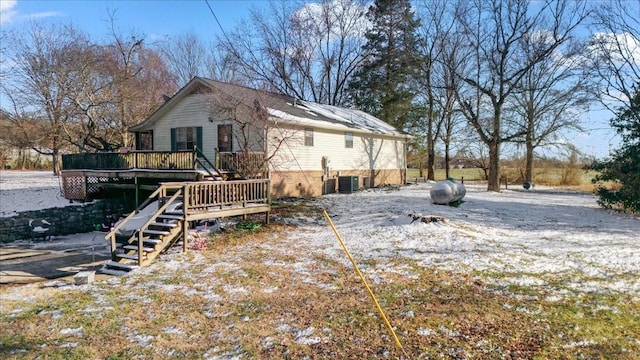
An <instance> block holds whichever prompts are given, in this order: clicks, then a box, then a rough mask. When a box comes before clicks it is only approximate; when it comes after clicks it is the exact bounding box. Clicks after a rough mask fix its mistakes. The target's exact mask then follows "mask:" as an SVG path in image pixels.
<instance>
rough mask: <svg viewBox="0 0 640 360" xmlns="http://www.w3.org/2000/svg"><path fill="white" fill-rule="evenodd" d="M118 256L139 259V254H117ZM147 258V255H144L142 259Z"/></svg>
mask: <svg viewBox="0 0 640 360" xmlns="http://www.w3.org/2000/svg"><path fill="white" fill-rule="evenodd" d="M116 256H117V257H119V258H122V259H129V260H138V254H117V255H116ZM146 258H147V256H146V255H142V260H145V259H146Z"/></svg>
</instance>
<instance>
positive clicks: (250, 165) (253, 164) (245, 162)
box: [216, 151, 267, 177]
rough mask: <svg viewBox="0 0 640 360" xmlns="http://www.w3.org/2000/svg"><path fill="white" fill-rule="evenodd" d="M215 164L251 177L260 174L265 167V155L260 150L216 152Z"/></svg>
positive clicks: (220, 167)
mask: <svg viewBox="0 0 640 360" xmlns="http://www.w3.org/2000/svg"><path fill="white" fill-rule="evenodd" d="M216 165H217V167H218V168H219V169H225V170H231V171H234V172H237V173H239V174H242V176H243V177H245V176H248V177H252V176H251V175H253V174H262V173H263V172H264V169H265V168H266V165H267V164H266V163H265V156H264V153H262V152H242V151H241V152H218V153H217V156H216Z"/></svg>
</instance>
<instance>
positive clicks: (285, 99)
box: [130, 77, 408, 137]
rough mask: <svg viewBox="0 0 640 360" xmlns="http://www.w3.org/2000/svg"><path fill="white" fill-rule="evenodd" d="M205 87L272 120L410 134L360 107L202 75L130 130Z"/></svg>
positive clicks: (145, 124) (140, 127)
mask: <svg viewBox="0 0 640 360" xmlns="http://www.w3.org/2000/svg"><path fill="white" fill-rule="evenodd" d="M203 88H204V89H205V90H207V91H211V92H217V93H219V94H221V95H224V97H223V96H220V97H221V98H224V99H227V101H230V102H238V103H242V104H243V105H244V107H245V111H250V109H255V104H259V105H260V106H261V107H262V108H263V109H265V110H266V111H267V114H268V115H269V119H270V120H272V121H274V122H276V123H288V124H292V125H298V126H305V127H314V128H325V129H334V130H342V131H355V132H364V133H375V134H382V135H389V136H400V137H407V136H408V135H407V134H405V133H403V132H401V131H398V130H396V129H395V128H394V127H393V126H391V125H389V124H387V123H385V122H384V121H382V120H380V119H378V118H376V117H374V116H372V115H369V114H367V113H365V112H363V111H360V110H355V109H347V108H342V107H338V106H332V105H323V104H318V103H314V102H310V101H303V100H298V99H295V98H293V97H290V96H287V95H282V94H277V93H272V92H268V91H263V90H256V89H251V88H248V87H244V86H240V85H235V84H229V83H224V82H220V81H216V80H211V79H205V78H200V77H195V78H193V79H192V80H191V81H190V82H189V83H188V84H187V85H185V86H184V87H183V88H182V89H180V90H178V92H177V93H176V94H175V95H174V96H173V97H171V99H169V100H168V101H167V102H165V103H164V104H163V105H162V106H161V107H160V108H159V109H158V110H156V112H155V113H153V114H152V115H151V116H150V117H149V118H148V119H147V120H145V121H144V122H142V123H141V124H139V125H136V126H133V127H132V128H130V131H144V130H149V129H151V128H152V127H153V124H154V123H155V121H156V120H158V119H159V118H160V117H161V116H162V115H163V114H165V113H166V112H167V111H168V110H169V109H170V108H172V107H173V106H174V105H175V104H176V103H178V102H179V101H180V100H181V99H183V98H184V97H186V96H188V95H191V94H194V93H199V92H202V90H203Z"/></svg>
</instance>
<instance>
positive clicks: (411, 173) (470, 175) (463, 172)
mask: <svg viewBox="0 0 640 360" xmlns="http://www.w3.org/2000/svg"><path fill="white" fill-rule="evenodd" d="M449 176H450V177H452V178H454V179H455V180H462V178H463V177H464V180H465V181H467V180H468V181H476V180H485V179H484V173H483V172H482V170H481V169H478V168H469V169H451V170H449ZM417 177H420V171H419V170H418V169H407V179H408V180H411V179H415V178H417ZM423 177H427V170H426V169H425V170H423ZM445 179H446V175H445V170H444V169H436V180H445Z"/></svg>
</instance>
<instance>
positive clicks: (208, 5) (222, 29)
mask: <svg viewBox="0 0 640 360" xmlns="http://www.w3.org/2000/svg"><path fill="white" fill-rule="evenodd" d="M204 2H205V3H206V4H207V7H208V8H209V11H210V12H211V15H213V18H214V19H215V21H216V23H217V24H218V27H219V28H220V31H222V35H224V38H225V39H227V42H228V43H231V42H230V41H229V37H228V36H227V32H226V31H224V28H223V27H222V24H220V20H218V17H217V16H216V13H215V11H213V8H212V7H211V4H209V0H204Z"/></svg>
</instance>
